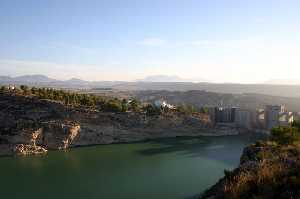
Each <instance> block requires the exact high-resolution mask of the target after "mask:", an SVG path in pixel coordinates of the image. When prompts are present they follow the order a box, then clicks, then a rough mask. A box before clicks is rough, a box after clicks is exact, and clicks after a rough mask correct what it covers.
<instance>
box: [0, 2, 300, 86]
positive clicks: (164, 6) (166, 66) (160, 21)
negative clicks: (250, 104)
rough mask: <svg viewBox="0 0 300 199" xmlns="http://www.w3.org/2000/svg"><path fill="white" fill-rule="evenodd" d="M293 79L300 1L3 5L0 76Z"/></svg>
mask: <svg viewBox="0 0 300 199" xmlns="http://www.w3.org/2000/svg"><path fill="white" fill-rule="evenodd" d="M23 74H45V75H48V76H50V77H54V78H58V79H67V78H70V77H77V78H82V79H86V80H134V79H139V78H142V77H144V76H147V75H156V74H166V75H178V76H180V77H183V78H204V79H208V80H211V81H214V82H240V83H254V82H263V81H265V80H268V79H300V76H299V75H300V1H299V0H105V1H104V0H81V1H79V0H0V75H11V76H16V75H23Z"/></svg>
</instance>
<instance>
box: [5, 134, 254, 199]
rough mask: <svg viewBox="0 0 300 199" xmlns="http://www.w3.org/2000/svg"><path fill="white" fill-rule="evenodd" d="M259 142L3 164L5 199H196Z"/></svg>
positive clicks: (146, 147)
mask: <svg viewBox="0 0 300 199" xmlns="http://www.w3.org/2000/svg"><path fill="white" fill-rule="evenodd" d="M256 139H257V137H256V136H229V137H216V138H214V137H211V138H209V137H198V138H177V139H176V138H172V139H160V140H154V141H149V142H145V143H134V144H116V145H107V146H93V147H84V148H76V149H72V150H70V151H67V152H58V151H54V152H50V153H49V154H48V155H45V156H30V157H5V158H0V172H1V180H0V187H1V188H0V189H1V198H24V199H27V198H28V199H29V198H30V199H35V198H41V197H43V198H44V199H47V198H49V199H50V198H51V199H53V198H72V199H76V198H78V199H79V198H92V199H93V198H95V199H96V198H97V199H98V198H189V199H191V198H197V197H198V196H199V193H200V192H201V191H204V190H205V189H207V188H208V187H209V186H211V185H212V184H214V183H215V182H216V181H217V180H218V179H219V178H220V177H222V176H223V171H224V169H232V168H234V167H235V166H237V164H238V162H239V157H240V154H241V152H242V149H243V148H244V146H246V145H248V144H249V143H251V142H254V141H255V140H256Z"/></svg>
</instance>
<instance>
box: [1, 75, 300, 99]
mask: <svg viewBox="0 0 300 199" xmlns="http://www.w3.org/2000/svg"><path fill="white" fill-rule="evenodd" d="M150 80H151V81H150ZM159 80H160V81H161V82H159ZM179 80H182V79H178V77H176V76H171V77H167V78H165V77H162V76H160V77H151V76H150V77H148V78H146V81H142V80H140V81H136V82H125V81H85V80H81V79H77V78H72V79H69V80H65V81H61V80H56V79H52V78H49V77H47V76H44V75H25V76H19V77H9V76H0V85H8V84H14V85H21V84H25V85H28V86H36V87H52V88H61V89H72V90H78V89H80V90H81V89H84V90H94V91H95V92H96V91H99V90H115V91H120V90H121V91H134V90H137V91H138V90H165V91H191V90H198V91H199V90H202V91H208V92H216V93H228V94H243V93H256V94H265V95H272V96H283V97H298V98H300V85H296V84H295V85H284V84H276V85H274V84H235V83H231V84H228V83H226V84H222V83H207V82H199V83H196V82H187V81H179ZM152 81H156V82H152ZM164 81H169V82H164ZM171 81H173V82H171Z"/></svg>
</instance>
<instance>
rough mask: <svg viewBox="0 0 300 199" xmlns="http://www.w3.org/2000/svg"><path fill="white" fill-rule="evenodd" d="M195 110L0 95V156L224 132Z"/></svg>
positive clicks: (226, 133)
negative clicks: (102, 107)
mask: <svg viewBox="0 0 300 199" xmlns="http://www.w3.org/2000/svg"><path fill="white" fill-rule="evenodd" d="M237 133H238V132H237V130H236V129H231V128H224V127H220V128H218V127H216V128H212V125H211V123H210V122H209V121H208V120H205V119H203V117H201V116H199V115H187V114H182V113H169V114H161V115H156V116H147V115H146V114H144V113H131V112H126V113H111V112H99V111H96V110H92V109H86V108H84V107H76V108H75V107H69V106H65V105H63V104H61V103H59V102H56V101H49V100H40V99H38V98H36V97H32V96H31V97H28V96H27V97H26V96H20V95H12V94H0V155H9V154H41V153H45V152H47V150H64V149H67V148H69V147H77V146H86V145H95V144H110V143H120V142H133V141H142V140H146V139H154V138H160V137H175V136H199V135H212V136H217V135H228V134H237Z"/></svg>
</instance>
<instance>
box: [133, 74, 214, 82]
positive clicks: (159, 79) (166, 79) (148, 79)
mask: <svg viewBox="0 0 300 199" xmlns="http://www.w3.org/2000/svg"><path fill="white" fill-rule="evenodd" d="M137 81H138V82H209V81H208V80H205V79H201V78H193V79H185V78H181V77H178V76H168V75H153V76H147V77H145V78H144V79H139V80H137Z"/></svg>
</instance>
